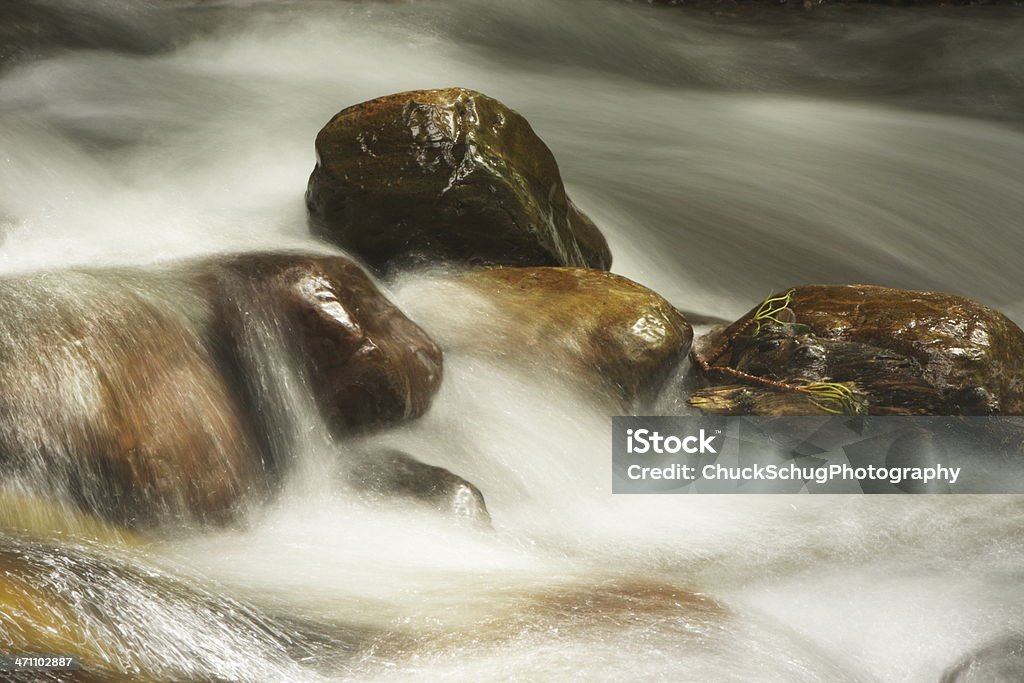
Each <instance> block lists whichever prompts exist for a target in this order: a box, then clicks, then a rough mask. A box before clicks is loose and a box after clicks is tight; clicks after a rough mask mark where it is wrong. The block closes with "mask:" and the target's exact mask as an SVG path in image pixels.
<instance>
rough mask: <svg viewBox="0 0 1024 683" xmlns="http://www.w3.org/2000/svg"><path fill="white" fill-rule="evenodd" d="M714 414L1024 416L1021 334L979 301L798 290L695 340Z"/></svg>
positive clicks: (851, 289) (891, 292) (697, 396)
mask: <svg viewBox="0 0 1024 683" xmlns="http://www.w3.org/2000/svg"><path fill="white" fill-rule="evenodd" d="M693 358H694V361H695V364H696V366H697V368H698V371H699V373H700V374H701V375H702V379H703V381H704V382H705V384H706V385H707V386H705V387H704V388H701V389H699V390H697V391H695V392H694V393H693V395H692V397H691V399H690V403H691V404H692V405H694V406H695V407H697V408H699V409H701V410H703V411H704V412H708V413H717V414H749V415H801V414H812V415H813V414H827V413H867V414H871V415H1021V414H1024V332H1022V331H1021V329H1020V328H1019V327H1017V325H1015V324H1014V323H1013V322H1012V321H1011V320H1010V319H1009V318H1007V317H1006V316H1004V315H1002V314H1001V313H998V312H997V311H994V310H992V309H990V308H987V307H985V306H983V305H981V304H979V303H978V302H976V301H971V300H970V299H965V298H963V297H959V296H954V295H952V294H943V293H939V292H916V291H907V290H899V289H891V288H887V287H878V286H872V285H813V286H805V287H797V288H794V289H792V290H789V291H788V292H782V293H779V294H776V295H773V296H772V297H769V298H768V299H766V300H765V301H764V302H762V304H761V305H760V306H759V307H757V308H755V309H754V310H752V311H750V312H749V313H748V314H747V315H745V316H743V317H742V318H740V319H739V320H738V321H736V322H735V323H733V324H732V325H730V326H728V327H726V328H724V329H719V330H716V331H713V332H712V333H711V334H709V335H708V336H707V337H705V338H703V339H701V340H700V342H698V344H697V345H695V348H694V350H693Z"/></svg>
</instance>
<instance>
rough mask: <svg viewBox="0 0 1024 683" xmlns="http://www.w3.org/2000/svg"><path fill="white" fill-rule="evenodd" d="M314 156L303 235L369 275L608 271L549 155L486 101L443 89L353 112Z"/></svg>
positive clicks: (515, 117)
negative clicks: (468, 268) (409, 269)
mask: <svg viewBox="0 0 1024 683" xmlns="http://www.w3.org/2000/svg"><path fill="white" fill-rule="evenodd" d="M316 152H317V164H316V167H315V168H314V169H313V174H312V175H311V176H310V179H309V187H308V190H307V193H306V203H307V206H308V207H309V212H310V216H311V221H312V225H313V230H314V232H316V233H317V234H318V235H320V236H322V237H324V238H325V239H327V240H329V241H331V242H333V243H335V244H337V245H338V246H340V247H342V248H344V249H347V250H349V251H350V252H352V253H353V254H355V255H357V256H359V257H360V258H362V259H363V260H365V261H366V263H367V264H369V265H370V266H371V267H372V268H374V269H375V270H377V271H378V272H383V271H386V270H387V269H388V268H390V267H393V266H403V265H410V264H413V265H415V264H417V263H423V262H433V261H451V262H458V263H467V264H472V265H488V264H490V265H516V266H584V267H590V268H600V269H603V270H607V269H608V268H609V267H610V266H611V252H610V251H609V250H608V244H607V242H605V239H604V236H603V235H601V233H600V231H599V230H598V229H597V227H596V226H595V225H594V224H593V222H591V221H590V219H589V218H587V217H586V216H585V215H584V214H583V213H582V212H580V211H579V210H578V209H577V208H576V207H575V206H574V205H573V203H572V202H571V201H570V200H569V198H568V197H567V196H566V193H565V188H564V186H563V185H562V179H561V176H560V175H559V171H558V164H557V163H556V162H555V158H554V156H553V155H552V154H551V150H549V149H548V148H547V146H546V145H545V144H544V142H543V141H541V139H540V138H539V137H537V134H536V133H534V132H533V129H532V128H531V127H530V124H529V123H527V121H526V119H524V118H523V117H522V116H520V115H519V114H518V113H516V112H515V111H513V110H511V109H509V108H508V107H506V106H505V105H503V104H502V103H501V102H498V101H497V100H494V99H491V98H490V97H487V96H486V95H481V94H480V93H477V92H473V91H472V90H465V89H462V88H446V89H442V90H418V91H413V92H405V93H398V94H395V95H388V96H386V97H379V98H377V99H375V100H370V101H369V102H363V103H362V104H357V105H355V106H353V107H349V108H348V109H345V110H343V111H341V112H340V113H339V114H337V115H336V116H335V117H334V118H333V119H331V121H330V122H329V123H328V124H327V125H326V126H324V128H323V129H322V130H321V131H320V133H319V135H317V138H316Z"/></svg>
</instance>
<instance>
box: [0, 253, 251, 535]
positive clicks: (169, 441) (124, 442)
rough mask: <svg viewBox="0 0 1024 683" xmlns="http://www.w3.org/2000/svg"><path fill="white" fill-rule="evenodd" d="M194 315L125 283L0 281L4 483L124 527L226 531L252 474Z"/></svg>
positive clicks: (163, 292)
mask: <svg viewBox="0 0 1024 683" xmlns="http://www.w3.org/2000/svg"><path fill="white" fill-rule="evenodd" d="M204 305H205V304H204V302H203V301H202V300H201V299H200V298H198V297H197V296H196V295H195V293H194V292H190V291H187V290H183V291H179V290H178V289H177V288H176V287H175V286H174V285H172V284H171V283H168V282H165V281H163V280H161V279H159V278H153V277H149V278H147V277H145V276H144V275H141V274H140V273H137V272H126V271H90V272H86V271H67V272H60V273H43V274H36V275H30V276H24V277H18V278H5V279H2V280H0V386H2V387H3V391H0V474H2V477H3V481H4V483H8V482H15V483H20V484H21V485H23V486H25V487H30V490H32V489H33V488H34V489H37V490H38V489H41V490H40V491H39V493H40V495H41V496H42V497H43V498H44V499H45V498H46V497H47V496H52V497H54V498H55V499H57V500H65V501H66V502H73V503H74V504H76V505H77V506H79V507H81V508H83V509H85V510H88V511H94V512H97V513H99V514H101V515H103V516H104V517H107V518H113V519H116V520H118V521H119V522H124V523H130V524H141V523H147V522H154V521H157V520H164V521H170V520H179V519H181V518H189V519H196V518H198V519H201V520H204V521H217V520H221V519H223V518H225V516H226V515H227V513H228V511H229V510H230V509H231V507H232V505H233V504H234V503H235V502H236V501H238V500H239V499H241V498H242V497H244V495H245V494H246V492H248V491H251V490H253V488H254V487H255V486H256V483H257V480H258V473H257V467H256V464H255V462H254V460H253V459H252V457H251V455H250V454H251V453H252V452H253V450H254V448H253V442H252V440H251V438H250V430H249V428H248V425H247V424H246V422H245V419H244V416H243V414H242V412H241V411H240V410H239V409H238V402H237V400H236V396H235V394H234V392H233V389H232V387H231V386H230V384H229V382H228V381H227V380H226V378H225V376H224V374H223V373H222V372H221V370H220V368H218V367H217V365H216V363H215V362H214V358H213V357H212V356H211V354H210V351H209V349H208V347H207V345H206V341H205V339H204V335H203V330H202V329H201V327H200V326H199V325H197V323H196V321H195V320H193V319H192V318H191V317H190V316H191V315H192V313H191V312H192V311H202V309H203V307H204Z"/></svg>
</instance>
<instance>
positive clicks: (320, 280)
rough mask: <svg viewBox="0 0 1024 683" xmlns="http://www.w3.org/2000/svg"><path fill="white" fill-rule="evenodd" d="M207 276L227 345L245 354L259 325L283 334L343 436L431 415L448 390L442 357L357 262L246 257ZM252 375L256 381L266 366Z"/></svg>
mask: <svg viewBox="0 0 1024 683" xmlns="http://www.w3.org/2000/svg"><path fill="white" fill-rule="evenodd" d="M204 270H205V272H204V273H203V274H202V275H201V279H202V281H203V282H204V285H205V287H206V289H207V290H208V292H209V294H208V296H210V297H211V298H212V299H213V300H215V301H217V318H218V321H217V326H218V327H219V328H220V329H221V330H223V332H224V333H225V334H226V336H227V338H228V344H229V345H230V346H232V347H233V348H243V347H244V345H245V343H246V339H247V338H248V337H250V336H251V335H252V334H257V333H258V332H257V330H255V329H253V326H254V325H259V324H260V322H262V323H264V324H267V325H270V326H272V327H274V328H275V330H274V332H273V334H278V335H281V337H280V338H281V340H282V341H283V343H284V344H285V345H286V346H289V347H291V348H292V352H293V354H294V356H295V357H296V358H299V359H300V365H301V368H300V371H301V373H302V376H303V377H304V378H305V379H306V381H307V382H308V383H309V386H310V387H311V388H312V393H313V395H314V400H315V402H316V404H317V406H319V408H320V410H321V412H322V414H323V416H324V419H325V420H326V421H327V423H328V425H329V426H330V427H331V429H332V430H333V431H334V432H335V433H337V434H344V433H347V432H350V431H353V430H359V429H364V428H368V427H375V426H379V425H382V424H386V423H391V422H395V421H400V420H406V419H410V418H414V417H418V416H419V415H422V414H423V413H424V412H426V410H427V409H428V408H429V406H430V402H431V400H432V399H433V397H434V394H435V392H436V391H437V388H438V387H439V386H440V384H441V378H442V356H441V350H440V349H439V348H438V346H437V345H436V344H435V343H434V342H433V341H432V340H431V339H430V337H429V336H427V334H426V333H425V332H424V331H423V330H422V329H420V327H419V326H418V325H416V324H415V323H414V322H412V321H411V320H409V319H408V318H407V317H406V316H405V315H404V314H403V313H402V312H401V311H400V310H398V308H396V307H395V306H394V305H393V304H392V303H391V302H390V301H388V299H387V298H385V297H384V296H383V295H382V294H381V293H380V291H379V290H378V289H377V287H376V285H374V284H373V282H372V281H371V280H370V278H369V277H367V275H366V274H365V273H364V272H363V270H362V269H361V268H359V266H357V265H356V264H355V263H353V262H352V261H350V260H349V259H347V258H344V257H336V256H332V257H329V256H304V255H297V254H259V255H245V256H241V257H237V258H231V259H227V260H224V261H221V262H213V263H211V264H210V265H209V266H207V267H204ZM236 356H237V354H236ZM240 362H241V363H242V364H245V363H246V361H245V360H244V359H242V360H241V361H240ZM245 371H246V372H248V373H249V374H250V375H251V374H252V373H257V372H258V371H259V368H258V363H256V364H252V366H251V367H248V368H245Z"/></svg>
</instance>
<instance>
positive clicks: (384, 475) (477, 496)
mask: <svg viewBox="0 0 1024 683" xmlns="http://www.w3.org/2000/svg"><path fill="white" fill-rule="evenodd" d="M348 479H349V482H350V483H351V484H352V485H353V486H354V487H355V488H356V489H357V490H359V491H361V492H363V493H364V494H365V495H368V496H370V497H371V498H383V499H392V498H396V497H397V498H405V499H407V500H409V501H412V502H417V503H422V504H425V505H427V506H429V507H432V508H434V509H436V510H437V511H439V512H443V513H447V514H451V515H454V516H455V517H460V518H463V519H467V520H470V521H474V522H482V523H485V524H489V523H490V521H491V516H490V514H489V513H488V512H487V505H486V504H485V503H484V496H483V494H482V493H480V489H478V488H477V487H476V486H474V485H473V484H471V483H470V482H468V481H466V480H465V479H463V478H462V477H460V476H458V475H457V474H454V473H452V472H450V471H449V470H446V469H445V468H443V467H437V466H435V465H428V464H426V463H424V462H420V461H419V460H417V459H416V458H414V457H412V456H411V455H408V454H407V453H403V452H402V451H397V450H385V451H382V452H377V453H371V454H369V455H368V456H367V457H365V458H363V459H362V460H361V461H360V462H358V463H356V464H355V466H354V467H353V468H352V469H351V471H350V472H349V477H348Z"/></svg>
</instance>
